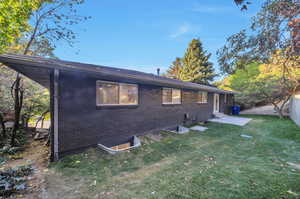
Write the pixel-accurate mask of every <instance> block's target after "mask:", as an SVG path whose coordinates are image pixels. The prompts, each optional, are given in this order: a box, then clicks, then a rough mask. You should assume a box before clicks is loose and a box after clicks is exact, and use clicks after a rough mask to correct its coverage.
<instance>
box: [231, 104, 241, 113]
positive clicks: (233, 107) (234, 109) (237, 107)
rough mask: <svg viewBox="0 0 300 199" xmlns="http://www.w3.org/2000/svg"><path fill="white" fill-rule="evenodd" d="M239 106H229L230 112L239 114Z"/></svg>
mask: <svg viewBox="0 0 300 199" xmlns="http://www.w3.org/2000/svg"><path fill="white" fill-rule="evenodd" d="M240 110H241V108H240V106H232V107H231V112H232V115H239V114H240Z"/></svg>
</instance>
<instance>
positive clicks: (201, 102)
mask: <svg viewBox="0 0 300 199" xmlns="http://www.w3.org/2000/svg"><path fill="white" fill-rule="evenodd" d="M204 93H206V100H205V101H204V100H203V94H204ZM199 95H202V101H199ZM197 103H198V104H207V103H208V92H206V91H198V93H197Z"/></svg>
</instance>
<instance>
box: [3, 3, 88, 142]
mask: <svg viewBox="0 0 300 199" xmlns="http://www.w3.org/2000/svg"><path fill="white" fill-rule="evenodd" d="M83 2H84V1H83V0H51V1H48V0H45V1H42V3H41V4H40V5H39V7H38V8H37V9H35V10H34V11H33V12H32V14H31V23H30V25H31V27H29V28H27V29H26V31H25V32H22V35H23V36H22V37H19V38H15V40H14V41H15V43H14V45H13V46H11V47H10V48H8V49H7V50H6V52H14V53H17V54H25V55H37V56H46V57H54V54H53V50H54V49H55V48H56V44H57V42H59V41H65V42H67V43H68V44H69V45H71V46H72V45H73V44H74V41H75V39H76V33H75V32H74V31H73V27H74V25H76V24H78V23H79V22H81V21H83V20H86V19H88V17H84V16H80V15H78V14H77V10H76V6H77V5H80V4H82V3H83ZM1 69H2V70H6V71H9V70H10V69H8V68H5V67H2V68H1ZM9 73H12V74H11V75H10V76H6V77H5V76H4V77H0V78H1V79H2V80H3V81H7V82H10V83H8V84H5V85H6V88H5V89H4V92H6V94H5V95H4V96H6V97H3V98H0V100H3V101H4V100H6V99H8V98H7V96H10V97H12V98H13V101H12V103H10V104H12V107H13V108H12V110H13V112H14V114H15V123H14V128H13V131H12V136H11V145H15V135H16V132H17V131H18V130H19V121H20V119H22V120H23V121H25V122H23V123H26V124H27V123H28V120H29V119H30V118H31V117H33V116H34V115H35V114H38V113H41V112H42V113H44V112H45V110H47V109H49V107H48V106H49V98H48V97H46V98H47V99H48V100H46V99H45V96H48V94H47V92H45V90H44V89H43V88H41V86H39V85H37V84H36V83H33V82H32V81H30V80H29V79H27V78H25V77H23V76H21V75H20V74H18V73H14V72H11V71H9ZM14 78H15V80H14ZM1 79H0V81H1ZM12 80H13V81H12ZM11 91H13V92H11ZM42 109H44V110H43V111H42ZM12 110H11V111H12ZM0 111H1V110H0Z"/></svg>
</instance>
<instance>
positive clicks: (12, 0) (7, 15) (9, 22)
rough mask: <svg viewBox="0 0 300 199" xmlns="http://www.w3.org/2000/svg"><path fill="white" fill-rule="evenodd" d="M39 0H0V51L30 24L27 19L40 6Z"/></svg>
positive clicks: (19, 35)
mask: <svg viewBox="0 0 300 199" xmlns="http://www.w3.org/2000/svg"><path fill="white" fill-rule="evenodd" d="M40 3H41V2H40V0H22V1H20V0H4V1H1V2H0V10H1V12H0V53H1V52H4V50H5V49H6V48H7V47H8V46H10V45H11V44H12V43H14V42H15V40H16V39H17V38H19V37H21V35H22V33H23V32H26V31H27V30H28V29H29V28H30V26H29V24H28V22H29V21H28V20H29V18H30V16H31V14H32V12H33V11H34V10H36V9H37V8H38V7H39V6H40Z"/></svg>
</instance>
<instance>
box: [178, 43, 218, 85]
mask: <svg viewBox="0 0 300 199" xmlns="http://www.w3.org/2000/svg"><path fill="white" fill-rule="evenodd" d="M210 56H211V54H210V53H207V52H206V51H204V50H203V47H202V43H201V41H200V40H199V39H193V40H192V41H191V43H190V44H189V47H188V49H187V50H186V53H185V55H184V57H183V59H182V64H183V67H182V69H181V78H180V79H181V80H182V81H189V82H194V83H199V84H209V82H210V81H212V80H213V79H214V77H215V76H216V74H215V73H214V68H213V64H212V63H211V62H209V61H208V60H209V58H210Z"/></svg>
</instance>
